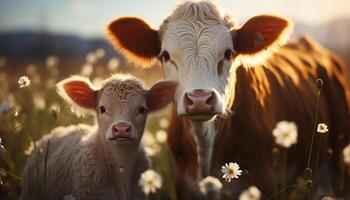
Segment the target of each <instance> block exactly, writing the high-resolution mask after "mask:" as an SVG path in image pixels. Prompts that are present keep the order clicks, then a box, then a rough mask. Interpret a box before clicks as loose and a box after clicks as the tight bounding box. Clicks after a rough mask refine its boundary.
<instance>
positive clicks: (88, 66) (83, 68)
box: [80, 64, 94, 77]
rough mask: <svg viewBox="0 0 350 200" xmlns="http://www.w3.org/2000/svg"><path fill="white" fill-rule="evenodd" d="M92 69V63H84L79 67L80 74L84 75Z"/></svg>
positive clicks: (88, 73) (88, 74) (86, 75)
mask: <svg viewBox="0 0 350 200" xmlns="http://www.w3.org/2000/svg"><path fill="white" fill-rule="evenodd" d="M93 71H94V68H93V67H92V65H90V64H85V65H84V66H83V67H82V68H81V72H80V73H81V75H83V76H85V77H89V76H90V75H91V74H92V72H93Z"/></svg>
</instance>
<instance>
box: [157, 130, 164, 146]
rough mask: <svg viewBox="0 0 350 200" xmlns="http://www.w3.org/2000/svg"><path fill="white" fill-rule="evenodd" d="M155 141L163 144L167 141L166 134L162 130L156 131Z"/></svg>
mask: <svg viewBox="0 0 350 200" xmlns="http://www.w3.org/2000/svg"><path fill="white" fill-rule="evenodd" d="M156 139H157V141H158V142H159V143H164V142H165V141H166V140H167V133H166V132H165V131H163V130H159V131H157V132H156Z"/></svg>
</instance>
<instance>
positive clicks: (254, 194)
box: [239, 186, 261, 200]
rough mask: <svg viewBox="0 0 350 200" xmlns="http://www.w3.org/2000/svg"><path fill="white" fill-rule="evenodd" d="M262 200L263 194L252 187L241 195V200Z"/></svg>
mask: <svg viewBox="0 0 350 200" xmlns="http://www.w3.org/2000/svg"><path fill="white" fill-rule="evenodd" d="M260 198H261V192H260V190H259V189H258V188H257V187H255V186H250V187H249V188H248V189H247V190H244V191H243V192H242V193H241V194H240V195H239V200H259V199H260Z"/></svg>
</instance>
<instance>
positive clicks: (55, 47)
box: [0, 32, 121, 59]
mask: <svg viewBox="0 0 350 200" xmlns="http://www.w3.org/2000/svg"><path fill="white" fill-rule="evenodd" d="M98 48H103V49H104V50H105V51H106V56H105V57H106V58H110V57H112V56H116V57H121V55H119V54H118V53H116V52H115V50H114V49H113V47H112V46H111V45H110V44H109V43H108V41H106V40H105V39H102V38H96V39H84V38H80V37H77V36H73V35H63V34H47V33H35V32H9V33H0V56H5V57H8V58H16V59H26V58H30V59H44V58H46V57H47V56H49V55H55V56H58V57H63V58H66V59H75V58H79V59H81V58H85V55H86V54H87V53H89V52H91V51H95V50H96V49H98Z"/></svg>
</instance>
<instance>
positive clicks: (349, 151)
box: [343, 144, 350, 165]
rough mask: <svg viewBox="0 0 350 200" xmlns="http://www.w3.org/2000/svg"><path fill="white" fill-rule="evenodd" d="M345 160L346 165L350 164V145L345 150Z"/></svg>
mask: <svg viewBox="0 0 350 200" xmlns="http://www.w3.org/2000/svg"><path fill="white" fill-rule="evenodd" d="M343 158H344V163H345V164H348V165H349V164H350V144H349V145H348V146H346V147H345V148H344V149H343Z"/></svg>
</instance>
